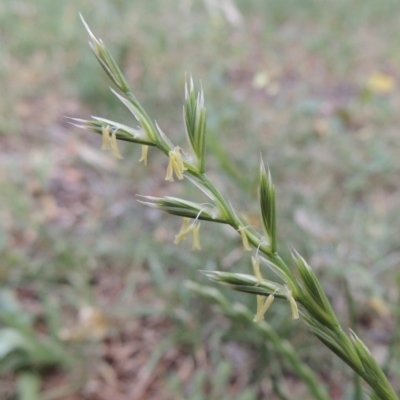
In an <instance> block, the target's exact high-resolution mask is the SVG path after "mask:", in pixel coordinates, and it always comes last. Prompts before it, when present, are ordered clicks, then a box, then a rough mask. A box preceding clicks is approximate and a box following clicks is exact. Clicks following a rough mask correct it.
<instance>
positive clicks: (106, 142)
mask: <svg viewBox="0 0 400 400" xmlns="http://www.w3.org/2000/svg"><path fill="white" fill-rule="evenodd" d="M101 133H102V143H101V149H102V150H105V151H106V150H110V127H109V126H108V125H107V126H104V125H103V126H102V127H101Z"/></svg>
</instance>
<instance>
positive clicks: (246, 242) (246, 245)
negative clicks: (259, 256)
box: [238, 226, 252, 251]
mask: <svg viewBox="0 0 400 400" xmlns="http://www.w3.org/2000/svg"><path fill="white" fill-rule="evenodd" d="M238 231H239V232H240V236H241V237H242V243H243V248H244V249H245V250H246V251H251V250H252V248H251V247H250V245H249V239H248V238H247V235H246V227H245V226H241V227H239V229H238Z"/></svg>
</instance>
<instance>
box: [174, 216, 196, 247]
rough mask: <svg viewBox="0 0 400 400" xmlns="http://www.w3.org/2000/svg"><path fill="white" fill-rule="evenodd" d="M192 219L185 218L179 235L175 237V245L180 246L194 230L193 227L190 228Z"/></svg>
mask: <svg viewBox="0 0 400 400" xmlns="http://www.w3.org/2000/svg"><path fill="white" fill-rule="evenodd" d="M189 223H190V218H186V217H184V218H183V220H182V226H181V229H180V230H179V232H178V234H177V235H176V236H175V240H174V244H179V243H180V242H181V241H182V240H183V239H185V238H186V236H187V235H188V234H189V233H190V231H191V230H192V229H193V227H192V225H190V226H189Z"/></svg>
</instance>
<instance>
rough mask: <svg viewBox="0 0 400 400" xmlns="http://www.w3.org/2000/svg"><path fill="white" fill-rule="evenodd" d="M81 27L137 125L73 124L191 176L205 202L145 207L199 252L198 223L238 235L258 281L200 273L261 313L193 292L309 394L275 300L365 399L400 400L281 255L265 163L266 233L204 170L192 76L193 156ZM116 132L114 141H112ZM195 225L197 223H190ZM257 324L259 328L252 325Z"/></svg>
mask: <svg viewBox="0 0 400 400" xmlns="http://www.w3.org/2000/svg"><path fill="white" fill-rule="evenodd" d="M82 21H83V23H84V25H85V28H86V30H87V31H88V33H89V36H90V39H91V41H90V46H91V48H92V49H93V52H94V53H95V55H96V57H97V59H98V61H99V63H100V65H101V66H102V67H103V69H104V70H105V72H106V73H107V75H108V76H109V77H110V79H111V80H112V81H113V83H114V84H115V85H116V87H117V88H118V89H119V90H120V91H121V92H122V95H121V94H119V93H117V92H115V91H113V92H114V94H115V95H116V96H117V97H118V99H119V100H120V101H121V102H122V103H123V104H124V105H125V106H126V107H127V108H128V109H129V110H130V111H131V112H132V114H133V115H134V117H135V121H137V122H138V123H139V125H140V126H139V127H137V128H131V127H128V126H126V125H123V124H120V123H118V122H114V121H111V120H108V119H105V118H99V117H93V119H92V120H81V119H71V123H72V124H74V125H76V126H78V127H80V128H84V129H87V130H89V131H91V132H95V133H97V134H101V135H102V148H103V149H111V151H112V152H113V154H114V155H115V156H116V157H118V158H121V157H122V156H121V154H120V152H119V149H118V146H117V140H121V141H126V142H131V143H138V144H141V145H142V146H143V147H142V157H141V159H140V161H143V162H144V164H147V149H148V147H147V146H153V147H155V148H157V149H159V150H160V151H161V152H162V153H163V154H164V155H166V156H167V157H168V167H167V173H166V177H165V179H166V180H168V181H171V182H173V180H174V174H175V176H176V177H177V178H178V179H179V180H183V179H184V178H187V179H188V181H189V182H190V183H193V184H194V185H195V186H196V187H197V188H199V189H200V190H201V191H202V192H203V193H205V194H206V195H207V196H208V198H209V202H208V203H197V202H195V201H189V200H186V199H180V198H177V197H168V196H166V197H151V196H142V197H140V200H139V201H140V202H141V203H143V204H145V205H147V206H150V207H154V208H157V209H159V210H162V211H164V212H167V213H169V214H173V215H177V216H180V217H183V223H182V227H181V230H180V231H179V233H178V234H177V235H176V236H175V243H179V242H180V241H181V240H183V239H184V238H185V237H186V236H187V235H188V234H189V233H191V234H192V237H193V244H192V249H195V250H200V249H201V245H200V240H199V230H200V222H199V220H205V221H209V222H217V223H222V224H226V225H229V226H231V227H232V229H233V230H235V231H236V232H237V233H238V234H239V235H240V236H241V240H242V244H243V249H244V250H245V251H249V252H252V251H254V252H255V254H256V255H255V257H252V264H253V272H254V275H249V274H243V273H233V272H225V271H203V273H204V274H205V275H206V276H207V277H208V278H209V279H210V280H212V281H213V282H216V283H219V284H221V285H224V286H225V287H229V288H231V289H232V290H237V291H241V292H245V293H249V294H251V295H254V296H256V300H257V311H256V314H255V316H253V314H252V313H250V312H249V311H248V310H247V309H246V308H245V307H244V306H242V305H240V304H232V305H231V304H230V303H229V302H227V301H226V300H225V299H224V298H223V296H222V294H221V293H220V292H219V291H217V290H215V289H214V288H205V289H201V290H200V289H199V287H198V286H196V284H192V285H191V287H192V288H194V289H195V290H197V291H199V292H201V293H202V294H203V295H205V296H208V298H212V299H214V300H215V301H216V302H217V303H218V304H220V305H221V307H222V308H223V309H224V311H225V312H226V313H227V315H230V316H232V317H234V318H238V319H240V320H241V321H246V323H247V324H249V325H250V324H252V327H253V329H254V330H261V331H262V332H263V333H264V334H265V335H266V336H267V337H268V338H269V339H270V340H271V341H272V342H273V343H274V345H275V346H276V347H277V349H279V352H280V353H281V354H282V355H284V356H285V357H286V358H287V359H289V360H290V361H291V363H292V364H293V365H295V366H296V370H297V371H298V374H299V376H301V377H302V379H303V380H304V382H306V384H307V385H308V387H309V390H310V392H312V393H313V395H314V397H315V398H316V399H318V400H328V399H329V396H328V395H327V393H326V391H325V390H323V389H321V388H322V386H318V385H316V383H315V382H316V381H315V377H314V376H313V375H312V373H311V372H310V371H309V370H308V369H307V368H305V367H304V366H303V365H301V362H300V361H299V359H298V358H297V357H296V354H295V351H294V350H293V349H292V348H290V347H289V346H288V345H286V344H285V345H283V344H282V343H281V342H280V340H279V337H278V338H277V337H276V334H275V333H274V331H273V329H272V328H270V327H269V325H268V324H267V322H266V321H264V315H265V313H266V311H267V310H268V308H269V307H270V306H271V304H272V302H273V301H275V299H276V300H280V299H281V300H287V301H288V303H289V307H290V312H291V315H292V318H293V319H299V318H300V316H301V317H302V319H303V320H304V321H305V322H306V323H307V324H308V326H309V328H310V330H311V331H312V332H313V333H314V334H315V336H316V337H317V338H318V339H319V340H320V341H321V342H322V343H323V344H324V345H326V346H327V347H328V348H329V349H330V350H331V351H332V352H333V353H335V354H336V355H337V356H338V357H340V358H341V359H342V360H343V361H344V362H345V363H347V365H348V366H349V367H350V368H352V369H353V370H354V371H355V373H356V374H358V375H359V376H360V377H361V378H362V379H363V380H364V381H365V383H366V384H367V385H368V393H369V394H370V397H371V399H373V400H398V397H397V395H396V394H395V392H394V390H393V388H392V386H391V385H390V382H389V381H388V379H387V377H386V376H385V374H384V373H383V371H382V369H381V368H380V366H379V365H378V363H377V362H376V360H375V359H374V358H373V357H372V355H371V353H370V352H369V351H368V349H367V347H366V346H365V345H364V343H363V342H362V341H361V339H360V338H359V337H357V336H356V335H355V334H354V333H350V336H349V335H348V334H346V333H345V332H344V330H343V329H342V327H341V325H340V324H339V321H338V318H337V316H336V314H335V312H334V310H333V308H332V306H331V304H330V302H329V300H328V297H327V296H326V294H325V291H324V289H323V287H322V285H321V284H320V282H319V280H318V277H317V276H316V274H315V273H314V271H313V270H312V269H311V267H310V266H309V265H308V264H307V263H306V261H305V260H304V259H303V258H302V257H301V256H300V255H299V254H297V253H296V252H293V261H294V263H293V264H294V265H293V266H292V267H291V266H289V265H288V264H287V263H286V262H285V261H284V260H283V259H282V258H281V257H280V255H279V253H278V246H277V234H276V209H275V207H276V204H275V189H274V186H273V184H272V179H271V174H270V171H269V170H268V173H267V171H266V169H265V167H264V164H263V162H262V161H261V163H260V180H259V201H260V203H259V205H260V214H261V224H262V226H263V228H264V230H263V234H261V233H259V232H258V230H256V229H255V228H253V227H251V226H249V225H248V224H247V223H246V221H244V220H243V219H242V218H241V217H240V215H241V214H240V213H238V212H237V211H236V210H235V209H234V207H233V206H232V204H231V201H228V200H226V199H225V198H224V197H223V195H222V194H221V193H220V191H219V190H218V188H217V187H216V186H215V185H214V184H213V183H212V182H211V181H210V179H209V178H208V177H207V175H206V170H205V135H206V114H205V106H204V94H203V91H202V90H201V91H200V92H198V93H196V92H195V90H194V84H193V80H192V78H190V83H189V86H188V84H186V87H185V103H184V124H185V128H186V138H187V141H188V145H189V147H190V150H191V152H190V153H188V154H186V153H185V154H183V152H182V153H181V148H180V147H179V146H176V145H174V144H173V143H172V142H171V141H170V139H169V138H168V136H167V135H166V134H165V133H164V132H163V131H162V130H161V129H160V127H159V126H158V125H157V124H156V122H155V121H153V120H152V119H151V118H150V117H149V115H148V114H147V113H146V111H145V110H144V109H143V107H142V106H141V104H140V103H139V102H138V100H137V99H136V97H135V96H134V95H133V94H132V92H131V90H130V88H129V85H128V83H127V81H126V79H125V77H124V76H123V74H122V72H121V70H120V69H119V67H118V65H117V64H116V62H115V61H114V59H113V57H112V56H111V53H110V52H109V51H108V49H107V47H106V46H105V44H104V43H103V42H102V41H101V40H100V39H97V38H96V37H95V36H94V35H93V33H92V32H91V30H90V29H89V27H88V25H87V24H86V22H85V21H84V20H83V18H82ZM110 133H111V136H110ZM190 220H193V222H190ZM261 266H263V267H268V268H269V269H270V270H272V271H273V272H274V273H275V274H276V280H270V279H263V277H262V275H261V271H260V267H261ZM253 320H254V321H255V322H257V324H253Z"/></svg>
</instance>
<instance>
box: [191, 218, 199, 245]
mask: <svg viewBox="0 0 400 400" xmlns="http://www.w3.org/2000/svg"><path fill="white" fill-rule="evenodd" d="M199 233H200V223H199V222H198V223H195V224H194V228H193V244H192V250H201V244H200V235H199Z"/></svg>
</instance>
